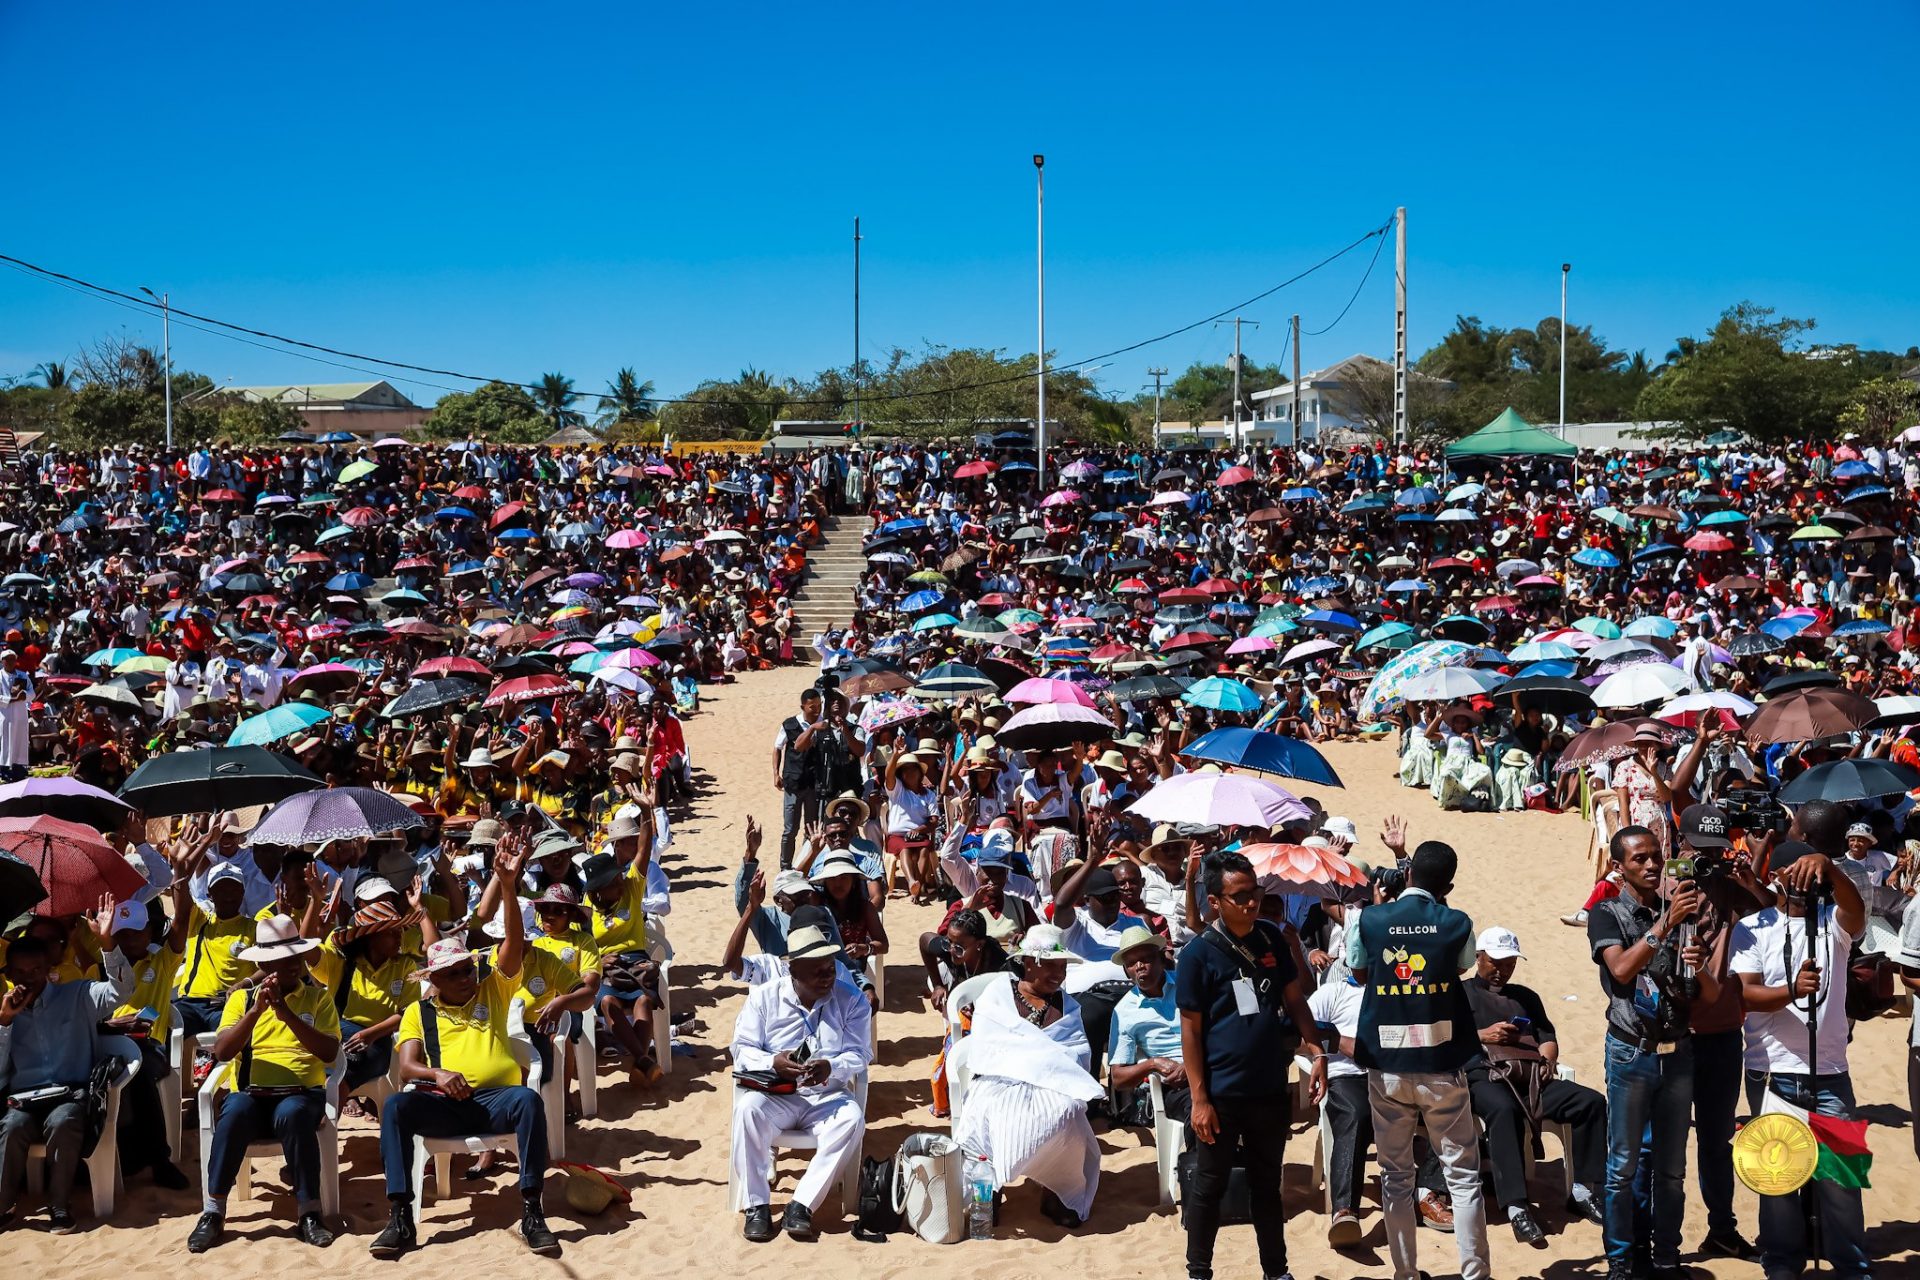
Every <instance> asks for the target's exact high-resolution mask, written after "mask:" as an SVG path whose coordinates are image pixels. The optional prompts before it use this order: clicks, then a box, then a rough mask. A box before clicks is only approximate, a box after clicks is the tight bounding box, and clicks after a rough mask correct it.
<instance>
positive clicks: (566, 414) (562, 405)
mask: <svg viewBox="0 0 1920 1280" xmlns="http://www.w3.org/2000/svg"><path fill="white" fill-rule="evenodd" d="M579 398H580V393H579V392H578V391H575V390H574V389H573V379H572V378H569V377H567V376H566V375H565V374H559V373H543V374H541V375H540V381H539V383H538V384H536V385H535V387H534V389H533V401H534V403H535V404H537V405H539V406H540V412H541V413H544V414H545V415H546V416H547V418H548V420H549V421H551V422H552V423H553V429H554V430H555V431H561V430H564V429H566V428H567V427H573V426H578V425H580V424H581V423H583V422H585V421H586V420H587V419H586V415H585V414H583V413H581V412H580V411H579V410H577V409H575V408H574V407H573V402H574V401H576V400H578V399H579Z"/></svg>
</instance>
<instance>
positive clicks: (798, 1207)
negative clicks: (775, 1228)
mask: <svg viewBox="0 0 1920 1280" xmlns="http://www.w3.org/2000/svg"><path fill="white" fill-rule="evenodd" d="M780 1229H781V1230H782V1231H784V1232H786V1233H787V1235H789V1236H790V1237H792V1238H793V1239H795V1240H812V1239H814V1238H815V1237H816V1236H818V1235H819V1234H820V1233H819V1232H818V1231H815V1230H814V1229H813V1214H812V1212H811V1211H810V1210H809V1209H808V1208H807V1206H805V1205H803V1204H801V1203H800V1202H799V1201H798V1200H791V1201H788V1202H787V1211H786V1212H785V1213H783V1214H781V1215H780Z"/></svg>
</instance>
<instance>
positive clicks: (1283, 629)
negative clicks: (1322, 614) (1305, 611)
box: [1247, 618, 1300, 640]
mask: <svg viewBox="0 0 1920 1280" xmlns="http://www.w3.org/2000/svg"><path fill="white" fill-rule="evenodd" d="M1299 629H1300V624H1299V623H1297V622H1295V621H1293V620H1292V619H1291V618H1274V619H1272V620H1270V621H1268V622H1263V623H1261V624H1260V625H1259V626H1257V627H1255V628H1254V629H1253V630H1251V631H1249V632H1247V634H1248V635H1250V636H1254V637H1257V638H1259V639H1262V640H1278V639H1279V638H1280V637H1281V636H1285V635H1291V634H1292V633H1293V632H1295V631H1298V630H1299Z"/></svg>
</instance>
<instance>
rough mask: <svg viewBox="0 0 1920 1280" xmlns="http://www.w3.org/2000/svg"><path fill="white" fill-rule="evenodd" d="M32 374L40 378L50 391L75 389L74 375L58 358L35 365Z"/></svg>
mask: <svg viewBox="0 0 1920 1280" xmlns="http://www.w3.org/2000/svg"><path fill="white" fill-rule="evenodd" d="M30 376H32V377H35V378H38V379H40V385H41V386H43V387H45V388H46V389H47V390H48V391H71V390H73V376H72V374H70V373H69V372H68V371H67V366H66V365H64V364H62V363H60V361H58V360H49V361H47V362H46V363H45V364H37V365H35V366H34V367H33V373H32V374H31V375H30Z"/></svg>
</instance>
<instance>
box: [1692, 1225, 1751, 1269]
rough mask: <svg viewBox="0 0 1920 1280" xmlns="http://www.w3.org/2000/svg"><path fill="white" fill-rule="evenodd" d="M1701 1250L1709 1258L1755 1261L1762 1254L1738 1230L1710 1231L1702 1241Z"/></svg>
mask: <svg viewBox="0 0 1920 1280" xmlns="http://www.w3.org/2000/svg"><path fill="white" fill-rule="evenodd" d="M1700 1252H1701V1253H1704V1254H1705V1255H1707V1256H1708V1257H1709V1258H1738V1259H1740V1260H1741V1261H1742V1262H1753V1261H1755V1260H1756V1259H1758V1258H1759V1256H1760V1251H1759V1250H1758V1249H1756V1248H1754V1247H1753V1245H1752V1244H1750V1243H1748V1241H1747V1239H1746V1237H1745V1236H1743V1235H1741V1234H1740V1233H1739V1232H1738V1231H1710V1232H1708V1233H1707V1238H1706V1239H1705V1240H1702V1241H1701V1242H1700Z"/></svg>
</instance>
